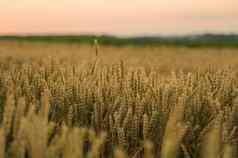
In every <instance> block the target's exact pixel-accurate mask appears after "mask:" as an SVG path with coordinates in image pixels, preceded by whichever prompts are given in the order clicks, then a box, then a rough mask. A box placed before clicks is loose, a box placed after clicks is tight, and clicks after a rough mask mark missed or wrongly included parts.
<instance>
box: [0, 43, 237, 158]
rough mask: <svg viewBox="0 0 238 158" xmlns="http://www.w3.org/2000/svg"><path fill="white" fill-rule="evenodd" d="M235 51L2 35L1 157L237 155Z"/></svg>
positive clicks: (207, 157)
mask: <svg viewBox="0 0 238 158" xmlns="http://www.w3.org/2000/svg"><path fill="white" fill-rule="evenodd" d="M95 49H98V55H97V56H96V55H95ZM237 51H238V50H237V49H231V48H230V49H229V48H185V47H179V48H177V47H132V46H131V47H112V46H111V47H110V46H107V47H106V46H99V48H95V45H94V46H89V45H76V44H47V43H27V42H25V43H24V42H20V43H19V42H0V144H1V146H0V158H10V157H13V158H235V157H236V156H237V151H238V147H237V136H238V131H237V125H238V117H237V116H238V71H237V68H238V53H237Z"/></svg>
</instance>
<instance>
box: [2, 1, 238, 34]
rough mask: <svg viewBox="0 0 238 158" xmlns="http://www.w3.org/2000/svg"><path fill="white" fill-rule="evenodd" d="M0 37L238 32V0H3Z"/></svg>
mask: <svg viewBox="0 0 238 158" xmlns="http://www.w3.org/2000/svg"><path fill="white" fill-rule="evenodd" d="M0 22H1V23H0V34H8V33H17V34H23V33H36V34H39V33H62V34H63V33H78V34H79V33H109V34H117V35H141V34H162V35H167V34H187V33H202V32H217V33H221V32H226V33H229V32H235V33H238V0H196V1H195V0H130V1H129V0H0Z"/></svg>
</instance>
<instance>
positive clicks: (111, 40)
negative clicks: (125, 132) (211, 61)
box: [0, 34, 238, 47]
mask: <svg viewBox="0 0 238 158" xmlns="http://www.w3.org/2000/svg"><path fill="white" fill-rule="evenodd" d="M94 39H97V40H98V41H99V44H100V45H113V46H127V45H135V46H156V45H158V46H159V45H171V46H187V47H203V46H205V47H209V46H212V47H213V46H214V47H238V35H236V34H230V35H223V34H219V35H218V34H203V35H189V36H169V37H159V36H158V37H157V36H151V37H116V36H107V35H104V36H95V35H79V36H75V35H67V36H62V35H60V36H59V35H54V36H48V35H44V36H43V35H41V36H0V41H1V40H2V41H3V40H8V41H9V40H10V41H30V42H64V43H65V42H67V43H83V44H93V41H94Z"/></svg>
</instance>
